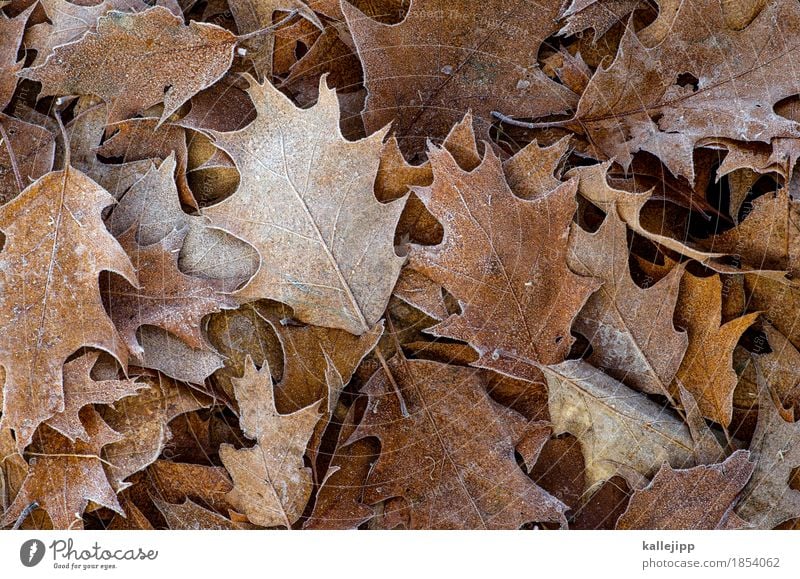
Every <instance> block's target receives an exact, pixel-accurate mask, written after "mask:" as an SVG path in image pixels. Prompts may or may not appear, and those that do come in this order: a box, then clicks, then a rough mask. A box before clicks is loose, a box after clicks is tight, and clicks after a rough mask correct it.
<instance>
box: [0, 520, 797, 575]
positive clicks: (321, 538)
mask: <svg viewBox="0 0 800 579" xmlns="http://www.w3.org/2000/svg"><path fill="white" fill-rule="evenodd" d="M799 546H800V535H798V534H795V533H792V532H791V531H709V532H668V531H665V532H651V531H647V532H641V531H631V532H620V531H610V532H605V531H568V532H559V531H515V532H511V531H509V532H504V531H493V532H478V531H458V532H444V531H417V532H405V531H383V532H379V531H363V532H357V531H356V532H344V531H338V532H337V531H331V532H328V531H302V532H281V531H274V532H272V531H239V532H231V531H148V532H136V531H97V532H95V531H85V532H58V531H50V532H47V531H40V532H39V531H36V532H32V531H18V532H13V531H7V532H3V533H2V534H0V577H13V578H15V579H16V578H22V579H24V578H27V577H30V578H31V579H33V578H38V577H86V576H92V577H107V578H108V579H122V578H128V577H130V578H136V579H142V578H143V577H153V578H156V577H159V578H160V577H185V578H187V579H194V578H199V577H214V578H224V579H238V578H234V577H233V576H232V575H231V574H232V573H240V572H246V573H252V572H255V573H256V574H255V575H254V577H257V578H268V577H281V578H284V577H292V578H295V577H313V578H315V579H331V578H339V577H342V578H347V579H353V578H355V577H376V578H377V577H381V578H382V577H387V576H388V577H404V578H405V579H417V578H419V579H427V578H428V577H457V578H459V579H460V578H462V577H486V578H491V579H494V578H505V577H509V576H510V575H511V574H512V573H513V574H521V575H522V576H523V577H552V576H553V574H558V575H555V576H556V577H563V576H565V574H566V577H598V576H605V575H606V574H609V575H612V576H614V577H668V576H672V577H680V576H687V577H703V578H706V577H725V578H730V577H745V576H748V577H751V578H752V577H754V576H757V577H759V578H760V577H797V576H798V570H800V567H798V561H799V560H800V549H798V547H799ZM598 574H600V575H598ZM243 579H249V576H248V577H244V578H243Z"/></svg>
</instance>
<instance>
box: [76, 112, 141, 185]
mask: <svg viewBox="0 0 800 579" xmlns="http://www.w3.org/2000/svg"><path fill="white" fill-rule="evenodd" d="M105 126H106V106H105V104H103V103H102V101H99V100H98V99H96V98H93V97H92V98H90V97H81V98H79V99H78V103H77V105H76V106H75V118H73V119H72V121H71V122H70V123H69V124H68V125H67V134H68V135H69V145H70V160H71V163H72V166H73V167H75V168H76V169H78V170H80V171H83V172H84V173H85V174H86V175H88V176H89V177H90V178H91V179H93V180H94V181H95V182H97V183H98V184H99V185H100V186H101V187H103V188H104V189H105V190H107V191H108V192H109V193H111V194H112V195H113V196H114V197H115V198H116V199H119V198H120V197H122V194H123V193H125V191H127V190H128V189H130V188H131V186H132V185H133V184H134V183H136V182H137V181H139V180H140V179H141V178H142V177H143V176H144V175H145V173H147V171H148V169H149V168H150V165H151V162H150V160H149V159H148V160H139V161H133V162H131V163H122V164H110V163H103V162H102V161H100V159H98V158H97V147H99V146H100V145H101V142H102V140H103V136H104V133H105Z"/></svg>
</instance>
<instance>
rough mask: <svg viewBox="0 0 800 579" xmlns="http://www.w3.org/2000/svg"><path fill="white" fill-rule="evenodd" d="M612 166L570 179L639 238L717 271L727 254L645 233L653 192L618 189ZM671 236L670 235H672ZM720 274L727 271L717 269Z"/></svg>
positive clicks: (574, 174) (593, 168)
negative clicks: (644, 218)
mask: <svg viewBox="0 0 800 579" xmlns="http://www.w3.org/2000/svg"><path fill="white" fill-rule="evenodd" d="M610 166H611V163H610V162H607V163H600V164H597V165H591V166H589V167H578V168H575V169H572V170H571V171H568V172H567V174H566V177H577V178H578V193H580V194H581V195H582V196H583V197H584V198H586V199H587V200H589V201H591V202H592V203H593V204H594V205H596V206H597V207H599V208H600V209H602V210H603V212H605V213H611V212H616V213H617V215H618V216H619V218H620V219H621V220H622V221H624V222H625V225H627V226H628V227H630V228H631V230H633V231H635V232H636V233H638V234H639V235H641V236H643V237H645V238H646V239H649V240H650V241H652V242H653V243H657V244H659V245H663V246H664V247H666V248H668V249H671V250H672V251H675V252H677V253H679V254H681V255H685V256H686V257H690V258H692V259H696V260H697V261H699V262H700V263H704V264H706V265H708V266H709V267H715V263H714V262H713V259H714V258H718V257H722V256H723V255H725V254H724V253H719V252H714V253H711V252H706V251H702V250H699V249H696V248H694V247H691V246H689V245H687V244H686V243H684V242H682V241H680V240H678V239H675V238H674V237H671V236H669V235H663V234H662V233H656V232H652V231H649V230H647V229H645V227H644V225H643V224H642V223H641V221H640V214H641V211H642V208H643V207H644V205H645V203H647V201H648V200H650V198H651V196H652V191H645V192H641V193H639V192H635V191H624V190H621V189H614V188H613V187H611V186H610V185H609V184H608V182H607V181H606V174H607V173H608V169H609V167H610ZM668 233H669V232H668ZM715 269H718V271H727V270H724V269H719V266H717V267H715Z"/></svg>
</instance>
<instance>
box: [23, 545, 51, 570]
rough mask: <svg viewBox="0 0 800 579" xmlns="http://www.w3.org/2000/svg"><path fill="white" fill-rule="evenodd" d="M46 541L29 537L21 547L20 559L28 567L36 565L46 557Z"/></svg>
mask: <svg viewBox="0 0 800 579" xmlns="http://www.w3.org/2000/svg"><path fill="white" fill-rule="evenodd" d="M44 551H45V548H44V543H42V542H41V541H40V540H39V539H28V540H27V541H25V542H24V543H22V547H20V548H19V560H20V561H22V564H23V565H25V566H26V567H35V566H36V565H38V564H39V563H41V561H42V559H43V558H44Z"/></svg>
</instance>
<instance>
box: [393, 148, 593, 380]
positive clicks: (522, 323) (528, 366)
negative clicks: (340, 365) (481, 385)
mask: <svg viewBox="0 0 800 579" xmlns="http://www.w3.org/2000/svg"><path fill="white" fill-rule="evenodd" d="M428 157H429V158H430V161H431V165H432V166H433V175H434V181H433V184H432V185H431V186H430V187H429V188H426V189H422V188H417V189H415V192H416V194H417V195H418V196H419V197H420V198H421V199H422V200H423V202H424V203H425V205H426V206H427V208H428V210H429V211H431V213H432V214H433V215H434V216H435V217H436V218H437V219H439V220H440V221H441V222H442V224H443V226H444V238H443V240H442V243H441V244H439V245H435V246H429V247H428V246H416V245H415V246H412V247H411V251H410V255H409V266H410V267H411V268H413V269H415V270H417V271H419V272H421V273H422V274H424V275H425V276H427V277H428V278H430V279H431V280H433V281H434V282H436V283H438V284H440V285H441V286H443V287H444V288H445V289H446V290H447V291H448V292H450V294H452V295H453V296H454V297H455V298H456V299H458V301H459V303H460V305H461V309H462V311H461V313H460V314H456V315H452V316H450V317H448V318H447V319H445V320H444V321H443V322H441V323H440V324H438V325H436V326H434V327H433V328H432V329H431V330H430V332H431V333H433V334H435V335H437V336H445V337H448V338H455V339H459V340H463V341H465V342H469V344H470V345H472V346H473V347H474V348H475V349H476V350H477V351H478V352H479V354H480V356H481V357H480V359H479V360H478V361H477V362H476V363H475V365H477V366H480V367H483V368H489V369H493V370H497V371H500V372H503V373H505V374H509V375H513V376H518V377H521V378H526V379H536V378H537V377H538V375H539V374H538V370H536V368H535V366H536V364H539V363H542V364H555V363H558V362H561V361H562V360H563V359H564V358H565V357H566V355H567V353H568V352H569V349H570V346H571V345H572V343H573V341H574V339H573V338H572V336H571V334H570V326H571V324H572V321H573V319H574V318H575V316H576V315H577V314H578V311H580V309H581V307H582V306H583V304H584V303H585V302H586V300H587V299H588V297H589V295H590V294H591V293H592V292H593V291H594V290H595V289H596V288H597V286H598V283H597V282H596V281H595V280H592V279H590V278H584V277H581V276H579V275H576V274H575V273H573V272H572V271H571V270H570V269H569V267H568V266H567V252H568V241H569V239H568V238H569V226H570V222H571V221H572V216H573V214H574V213H575V210H576V208H577V204H576V201H575V188H576V185H577V183H576V182H575V181H570V182H568V183H564V184H562V185H560V186H558V187H557V188H556V189H554V190H552V191H550V192H548V193H547V194H545V195H542V196H541V197H540V198H537V199H533V200H523V199H520V198H518V197H516V196H514V194H513V193H512V192H511V190H510V189H509V187H508V185H507V183H506V180H505V177H504V176H503V170H502V165H501V163H500V159H499V158H498V157H497V156H495V155H494V153H492V152H491V151H490V150H488V149H487V151H486V155H485V157H484V159H483V162H482V163H481V164H480V166H479V167H477V168H476V169H474V170H473V171H471V172H465V171H464V170H462V169H461V168H460V167H459V166H458V165H457V164H456V161H455V160H454V159H453V157H452V156H451V154H450V153H449V152H447V151H446V150H444V149H436V148H433V149H431V150H430V151H429V152H428Z"/></svg>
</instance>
